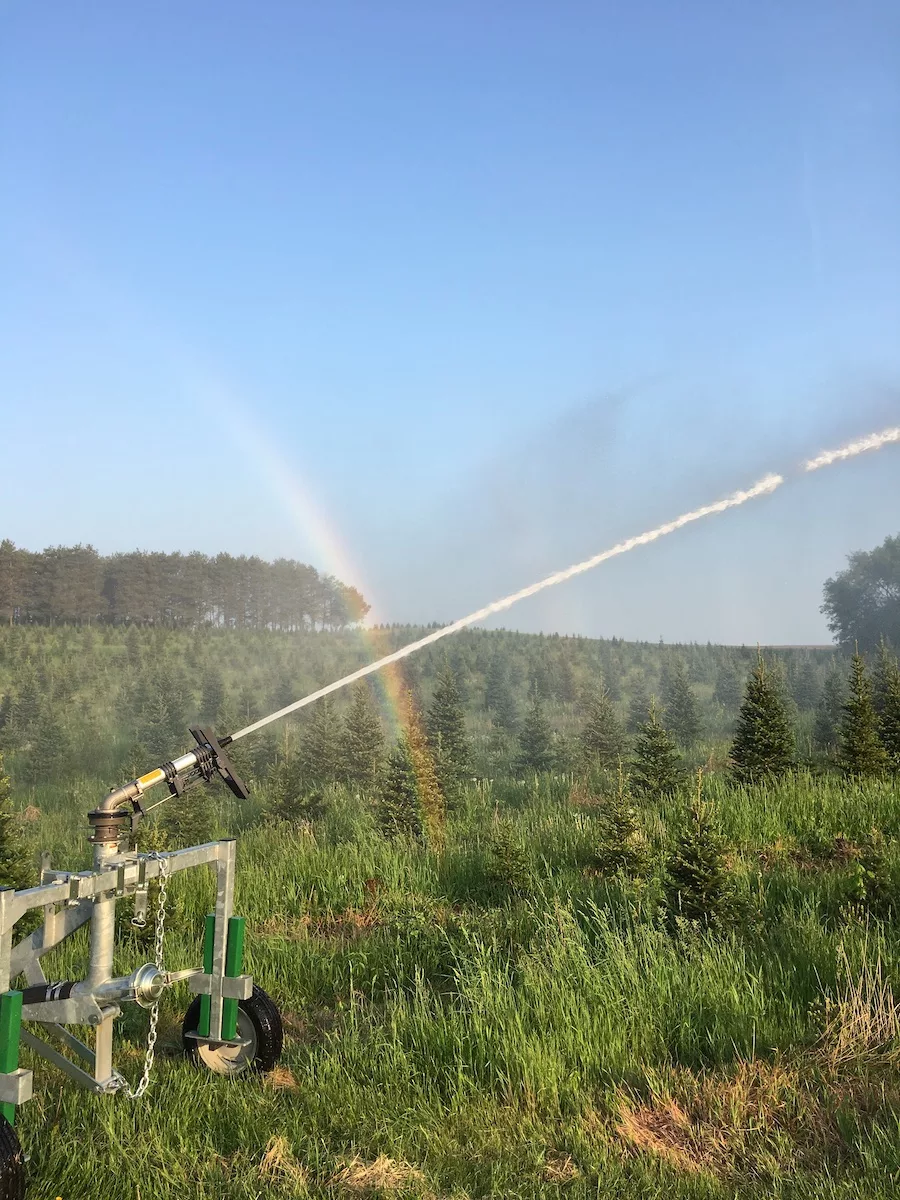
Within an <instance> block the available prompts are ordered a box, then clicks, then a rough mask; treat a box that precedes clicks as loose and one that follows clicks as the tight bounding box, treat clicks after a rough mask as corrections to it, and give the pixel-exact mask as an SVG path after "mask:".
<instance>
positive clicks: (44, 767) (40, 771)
mask: <svg viewBox="0 0 900 1200" xmlns="http://www.w3.org/2000/svg"><path fill="white" fill-rule="evenodd" d="M70 752H71V744H70V740H69V733H68V730H67V729H66V727H65V725H64V724H63V723H62V722H61V721H59V720H58V719H57V717H56V714H55V712H54V710H53V707H52V705H51V704H50V702H49V701H47V702H45V703H44V704H42V705H41V710H40V713H39V715H38V718H37V720H36V721H35V722H34V724H33V725H32V732H31V737H30V739H29V752H28V768H27V772H26V774H27V778H28V782H29V783H46V782H54V781H56V780H58V779H59V778H60V776H61V775H62V774H63V772H64V771H65V770H66V768H67V766H68V760H69V755H70Z"/></svg>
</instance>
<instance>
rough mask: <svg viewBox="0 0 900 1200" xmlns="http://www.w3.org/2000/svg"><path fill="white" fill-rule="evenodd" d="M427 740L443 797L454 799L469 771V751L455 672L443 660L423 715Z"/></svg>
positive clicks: (447, 662) (457, 795)
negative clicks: (429, 702)
mask: <svg viewBox="0 0 900 1200" xmlns="http://www.w3.org/2000/svg"><path fill="white" fill-rule="evenodd" d="M426 729H427V732H428V742H429V745H430V747H431V751H432V754H433V755H434V765H435V769H436V771H437V775H438V780H439V782H440V785H441V790H442V792H443V793H444V796H445V798H447V799H450V800H456V799H457V798H458V797H459V794H460V792H461V790H462V788H463V785H464V784H465V781H466V777H467V776H468V775H469V773H470V771H471V765H470V760H471V750H470V747H469V738H468V735H467V733H466V718H465V714H464V712H463V706H462V700H461V698H460V694H459V686H458V684H457V679H456V674H455V672H454V671H453V668H452V667H451V666H450V663H449V661H447V660H446V659H445V660H444V663H443V665H442V667H441V669H440V671H439V673H438V678H437V686H436V688H435V691H434V697H433V699H432V701H431V705H430V707H429V709H428V716H427V718H426Z"/></svg>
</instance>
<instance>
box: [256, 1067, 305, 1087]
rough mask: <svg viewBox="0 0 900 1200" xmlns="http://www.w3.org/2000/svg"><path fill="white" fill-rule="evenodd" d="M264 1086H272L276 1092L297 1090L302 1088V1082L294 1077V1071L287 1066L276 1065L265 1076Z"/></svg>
mask: <svg viewBox="0 0 900 1200" xmlns="http://www.w3.org/2000/svg"><path fill="white" fill-rule="evenodd" d="M263 1087H267V1088H271V1089H272V1090H273V1091H275V1092H297V1091H299V1090H300V1084H299V1083H298V1082H297V1080H296V1079H295V1077H294V1072H293V1071H290V1070H288V1068H287V1067H280V1066H275V1067H273V1068H272V1070H271V1071H269V1072H268V1073H267V1074H265V1075H264V1076H263Z"/></svg>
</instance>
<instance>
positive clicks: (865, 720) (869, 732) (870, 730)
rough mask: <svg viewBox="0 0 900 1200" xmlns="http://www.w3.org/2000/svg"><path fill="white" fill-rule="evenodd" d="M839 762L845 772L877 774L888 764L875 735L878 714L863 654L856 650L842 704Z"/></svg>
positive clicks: (861, 774)
mask: <svg viewBox="0 0 900 1200" xmlns="http://www.w3.org/2000/svg"><path fill="white" fill-rule="evenodd" d="M841 765H842V766H843V768H844V770H845V771H846V772H847V774H848V775H857V776H865V775H879V774H881V772H882V771H884V770H885V768H886V767H887V765H888V758H887V753H886V751H885V749H884V746H883V745H882V744H881V739H880V738H879V736H878V715H877V713H876V712H875V706H874V704H873V703H872V685H871V682H870V680H869V675H868V672H867V671H866V664H865V661H864V659H863V656H862V655H861V654H860V653H859V651H858V650H857V651H856V653H855V654H854V655H853V660H852V662H851V664H850V695H849V697H848V699H847V702H846V704H845V705H844V721H843V726H842V729H841Z"/></svg>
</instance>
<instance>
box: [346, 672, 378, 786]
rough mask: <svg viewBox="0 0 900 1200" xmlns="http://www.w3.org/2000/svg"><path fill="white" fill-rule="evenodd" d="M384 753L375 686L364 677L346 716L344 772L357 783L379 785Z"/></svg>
mask: <svg viewBox="0 0 900 1200" xmlns="http://www.w3.org/2000/svg"><path fill="white" fill-rule="evenodd" d="M383 753H384V733H383V732H382V728H381V720H380V719H379V716H378V709H377V707H376V705H375V701H374V699H373V696H372V692H371V689H370V688H369V686H368V684H367V683H366V682H365V680H360V681H359V683H357V684H356V686H355V687H354V689H353V692H352V693H351V697H350V706H349V708H348V709H347V713H346V716H345V717H344V736H343V743H342V748H341V763H342V768H343V776H344V778H345V779H346V780H348V781H349V782H350V783H353V784H356V786H357V787H361V788H371V787H374V786H375V780H376V779H377V778H378V772H379V770H380V768H381V759H382V755H383Z"/></svg>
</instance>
